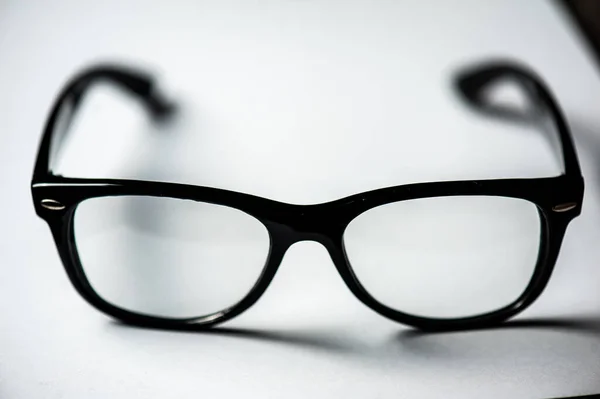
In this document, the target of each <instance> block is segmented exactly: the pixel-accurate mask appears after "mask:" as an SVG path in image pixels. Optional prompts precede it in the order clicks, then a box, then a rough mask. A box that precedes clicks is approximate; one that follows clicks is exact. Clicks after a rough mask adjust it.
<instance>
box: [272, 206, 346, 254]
mask: <svg viewBox="0 0 600 399" xmlns="http://www.w3.org/2000/svg"><path fill="white" fill-rule="evenodd" d="M337 219H338V218H337V217H336V214H335V213H332V212H328V211H327V209H326V207H325V206H323V205H321V204H317V205H294V206H293V208H290V209H288V212H286V213H285V216H284V217H282V220H281V221H280V223H277V224H276V225H277V226H273V227H274V229H275V232H276V234H277V235H278V236H280V237H282V238H284V239H285V241H286V242H287V243H288V244H289V245H292V244H294V243H296V242H300V241H315V242H318V243H320V244H322V245H323V246H325V248H326V249H328V250H330V249H331V245H332V243H333V241H335V239H336V236H340V235H341V230H342V227H341V224H340V223H339V221H338V220H337Z"/></svg>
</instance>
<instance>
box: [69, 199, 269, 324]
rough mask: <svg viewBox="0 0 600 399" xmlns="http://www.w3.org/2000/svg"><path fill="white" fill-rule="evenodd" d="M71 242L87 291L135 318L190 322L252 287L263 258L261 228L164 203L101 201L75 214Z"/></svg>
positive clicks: (193, 205) (235, 213) (231, 212)
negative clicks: (74, 248)
mask: <svg viewBox="0 0 600 399" xmlns="http://www.w3.org/2000/svg"><path fill="white" fill-rule="evenodd" d="M74 231H75V241H76V244H77V251H78V255H79V258H80V261H81V265H82V268H83V270H84V273H85V275H86V277H87V280H88V281H89V283H90V285H91V286H92V288H93V289H94V290H95V291H96V293H97V294H98V295H99V296H100V297H101V298H103V299H104V300H105V301H107V302H109V303H111V304H112V305H114V306H117V307H119V308H123V309H125V310H129V311H132V312H136V313H141V314H145V315H150V316H157V317H166V318H195V317H202V316H207V315H211V314H214V313H216V312H220V311H224V310H226V309H228V308H230V307H231V306H233V305H235V304H237V303H238V302H239V301H241V300H242V299H243V298H244V297H245V296H246V295H247V294H248V293H249V292H250V291H251V290H252V288H253V287H254V285H255V284H256V282H257V281H258V279H259V278H260V276H261V274H262V271H263V269H264V265H265V262H266V260H267V257H268V254H269V246H270V239H269V234H268V232H267V229H266V228H265V226H264V225H263V224H262V223H261V222H260V221H258V220H257V219H255V218H253V217H252V216H250V215H248V214H246V213H244V212H242V211H239V210H236V209H233V208H229V207H225V206H220V205H214V204H208V203H202V202H194V201H188V200H180V199H174V198H164V197H144V196H123V197H101V198H93V199H89V200H86V201H83V202H82V203H81V204H79V206H78V207H77V210H76V211H75V219H74Z"/></svg>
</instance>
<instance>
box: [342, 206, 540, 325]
mask: <svg viewBox="0 0 600 399" xmlns="http://www.w3.org/2000/svg"><path fill="white" fill-rule="evenodd" d="M540 229H541V223H540V216H539V213H538V210H537V207H536V206H535V205H534V204H532V203H530V202H527V201H524V200H519V199H513V198H505V197H487V196H457V197H438V198H424V199H417V200H410V201H402V202H395V203H391V204H386V205H382V206H379V207H377V208H373V209H371V210H369V211H367V212H365V213H363V214H361V215H359V216H358V217H357V218H356V219H354V220H353V221H352V222H351V223H350V224H349V225H348V227H347V229H346V232H345V233H344V247H345V250H346V253H347V256H348V259H349V261H350V264H351V266H352V270H353V271H354V273H355V275H356V278H357V279H358V280H359V281H360V283H361V284H362V286H363V287H364V288H365V290H367V291H368V292H369V293H370V294H371V296H373V297H374V298H375V299H376V300H377V301H379V302H380V303H382V304H383V305H386V306H388V307H390V308H392V309H395V310H398V311H401V312H404V313H408V314H411V315H415V316H421V317H429V318H461V317H469V316H477V315H481V314H484V313H489V312H492V311H495V310H498V309H500V308H502V307H504V306H506V305H509V304H511V303H512V302H513V301H515V300H516V299H518V297H519V296H520V295H521V294H522V293H523V292H524V290H525V288H526V287H527V285H528V284H529V282H530V280H531V278H532V276H533V273H534V269H535V266H536V263H537V258H538V252H539V246H540Z"/></svg>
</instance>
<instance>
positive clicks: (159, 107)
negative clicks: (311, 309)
mask: <svg viewBox="0 0 600 399" xmlns="http://www.w3.org/2000/svg"><path fill="white" fill-rule="evenodd" d="M504 79H512V80H514V81H516V82H517V83H519V84H520V85H521V86H522V87H523V88H524V89H525V90H526V92H527V95H528V96H529V97H530V99H531V100H532V101H534V103H535V104H536V107H538V108H539V109H538V111H539V110H542V111H544V112H545V113H547V114H548V115H549V116H550V118H551V119H552V122H553V124H554V126H555V128H556V131H557V132H558V137H559V139H560V144H561V150H562V154H561V155H562V159H563V165H564V173H563V174H561V175H559V176H556V177H546V178H525V179H490V180H465V181H443V182H427V183H417V184H408V185H400V186H395V187H388V188H382V189H378V190H373V191H368V192H364V193H360V194H356V195H352V196H349V197H346V198H342V199H339V200H335V201H331V202H327V203H322V204H315V205H294V204H286V203H282V202H278V201H273V200H269V199H265V198H261V197H258V196H254V195H249V194H244V193H239V192H234V191H229V190H223V189H217V188H211V187H201V186H193V185H187V184H176V183H166V182H155V181H141V180H124V179H87V178H70V177H63V176H60V175H56V174H54V173H53V172H52V170H51V169H50V152H51V150H52V148H53V146H54V145H55V144H56V143H53V141H54V136H55V133H54V132H55V128H56V125H57V121H58V119H59V117H60V116H61V115H62V112H64V109H65V107H66V106H67V105H69V104H70V105H71V106H72V107H73V108H72V111H73V112H74V111H75V110H76V109H77V106H78V105H79V104H80V102H81V99H82V97H83V96H84V95H85V93H86V92H87V90H88V89H89V88H90V87H92V86H93V85H94V84H96V83H99V82H107V83H111V84H115V85H117V86H118V87H119V88H121V89H123V90H124V91H126V92H128V93H130V94H132V95H134V97H136V98H137V99H139V100H140V101H141V102H142V104H143V105H144V106H145V107H146V108H147V109H148V111H149V112H150V114H151V115H152V117H154V118H156V119H161V118H166V117H168V116H169V115H170V113H171V112H172V111H173V109H174V108H173V107H172V105H171V104H170V103H169V102H168V101H166V100H165V99H164V98H163V97H162V95H161V93H159V92H158V91H157V90H156V89H155V85H154V82H153V80H152V78H151V77H150V76H148V75H146V74H144V73H141V72H140V71H137V70H133V69H130V68H126V67H123V66H112V65H99V66H94V67H91V68H89V69H87V70H85V71H84V72H82V73H80V74H78V75H77V76H75V77H74V78H73V79H72V80H71V81H70V82H68V84H67V85H66V86H65V87H64V88H63V90H62V91H61V92H60V94H59V96H58V98H57V100H56V101H55V103H54V106H53V108H52V110H51V112H50V116H49V119H48V121H47V123H46V126H45V130H44V133H43V136H42V139H41V143H40V146H39V150H38V155H37V160H36V164H35V168H34V173H33V179H32V185H31V189H32V196H33V203H34V206H35V210H36V213H37V214H38V216H40V217H41V218H42V219H44V220H45V221H46V222H47V223H48V225H49V227H50V229H51V232H52V235H53V237H54V240H55V243H56V246H57V249H58V252H59V254H60V257H61V259H62V262H63V265H64V267H65V270H66V272H67V275H68V276H69V279H70V281H71V283H72V284H73V286H74V287H75V289H76V290H77V291H78V292H79V294H80V295H81V296H82V297H83V298H84V299H85V300H86V301H87V302H88V303H90V304H91V305H92V306H94V307H95V308H97V309H98V310H100V311H101V312H104V313H106V314H107V315H110V316H112V317H114V318H116V319H119V320H121V321H123V322H126V323H130V324H135V325H140V326H147V327H156V328H175V329H198V328H206V327H211V326H213V325H215V324H217V323H221V322H224V321H226V320H229V319H231V318H233V317H235V316H237V315H239V314H241V313H242V312H244V311H245V310H247V309H248V308H249V307H250V306H252V305H253V304H254V303H255V302H256V301H257V300H258V299H259V298H260V297H261V295H262V294H263V293H264V292H265V290H266V289H267V287H268V286H269V284H270V282H271V281H272V279H273V277H274V276H275V273H276V271H277V269H278V267H279V265H280V263H281V260H282V259H283V256H284V254H285V252H286V250H287V249H288V248H289V247H290V246H291V245H292V244H293V243H295V242H298V241H303V240H314V241H317V242H319V243H321V244H322V245H324V246H325V248H326V249H327V251H328V252H329V254H330V256H331V258H332V260H333V263H334V265H335V267H336V268H337V270H338V272H339V274H340V276H341V277H342V279H343V280H344V282H345V283H346V285H347V286H348V288H349V289H350V291H351V292H352V293H353V294H354V295H355V296H356V298H358V299H359V300H360V301H361V302H362V303H364V304H365V305H366V306H368V307H370V308H371V309H373V310H374V311H376V312H377V313H379V314H381V315H383V316H385V317H387V318H389V319H392V320H394V321H397V322H400V323H403V324H406V325H410V326H413V327H416V328H419V329H422V330H430V331H432V330H437V331H440V330H457V329H471V328H485V327H489V326H493V325H495V324H497V323H500V322H502V321H504V320H506V319H508V318H510V317H512V316H514V315H516V314H517V313H519V312H521V311H523V310H524V309H525V308H527V307H528V306H529V305H531V304H532V303H533V302H534V301H535V300H536V299H537V298H538V297H539V295H540V294H541V293H542V291H543V290H544V288H545V286H546V284H547V283H548V280H549V279H550V276H551V274H552V270H553V268H554V265H555V263H556V260H557V257H558V253H559V250H560V246H561V243H562V240H563V237H564V234H565V231H566V228H567V226H568V224H569V222H570V221H571V220H572V219H573V218H575V217H576V216H578V215H579V214H580V212H581V204H582V200H583V192H584V182H583V177H582V176H581V170H580V166H579V161H578V159H577V154H576V151H575V147H574V145H573V140H572V138H571V134H570V132H569V129H568V127H567V125H566V123H565V120H564V117H563V115H562V113H561V111H560V109H559V107H558V105H557V103H556V101H555V100H554V98H553V96H552V95H551V94H550V92H549V90H548V89H547V88H546V86H545V85H544V84H543V82H542V81H541V79H540V78H539V77H537V75H536V74H535V73H533V72H532V71H531V70H529V69H528V68H526V67H523V66H521V65H519V64H518V63H514V62H511V61H495V62H489V63H485V64H482V65H479V66H476V67H474V68H472V69H469V70H465V71H463V72H462V73H461V74H459V75H458V76H457V77H456V79H455V83H456V85H455V88H456V89H457V91H458V92H459V93H460V94H461V95H462V96H463V99H464V100H466V102H467V103H468V104H469V105H470V106H471V107H472V108H473V109H474V110H476V111H478V112H480V113H484V114H487V115H489V116H494V117H501V118H508V119H513V120H525V119H527V117H528V116H527V115H525V114H523V112H522V111H520V110H517V109H510V108H502V107H499V106H497V105H494V104H492V103H489V102H486V99H485V96H484V91H485V90H486V88H487V87H489V86H490V85H492V84H494V83H496V82H498V81H500V80H504ZM127 195H136V196H155V197H169V198H176V199H185V200H193V201H199V202H205V203H211V204H217V205H222V206H227V207H231V208H235V209H238V210H240V211H243V212H245V213H247V214H249V215H251V216H253V217H254V218H256V219H257V220H259V221H260V222H262V223H263V224H264V226H265V227H266V228H267V230H268V233H269V237H270V251H269V255H268V258H267V260H266V262H265V266H264V268H263V271H262V274H261V276H260V277H259V279H258V281H257V282H256V284H255V285H254V287H253V288H252V289H251V291H250V292H249V293H248V294H247V295H246V296H245V297H244V298H243V299H241V300H240V301H239V302H238V303H237V304H235V305H233V306H231V307H230V308H228V309H225V310H223V311H220V312H217V313H213V314H210V315H205V316H202V317H197V318H183V319H177V318H165V317H155V316H150V315H145V314H140V313H135V312H131V311H129V310H125V309H122V308H120V307H118V306H115V305H114V304H111V303H109V302H108V301H106V300H104V299H103V298H102V297H101V296H100V295H98V294H97V293H96V292H95V290H94V289H93V288H92V286H91V285H90V283H89V281H88V280H87V278H86V276H85V273H84V270H83V267H82V265H81V262H80V259H79V256H78V251H77V245H76V239H75V234H74V227H73V224H74V215H75V210H76V208H77V206H78V204H80V203H81V202H82V201H84V200H87V199H90V198H97V197H105V196H127ZM448 196H498V197H509V198H518V199H523V200H526V201H529V202H531V203H533V204H535V205H536V207H537V209H538V211H539V215H540V220H541V235H540V248H539V255H538V260H537V265H536V267H535V270H534V274H533V277H532V279H531V281H530V282H529V284H528V286H527V288H526V289H525V291H524V292H523V293H522V294H521V296H520V297H519V298H517V299H516V300H515V301H513V302H512V303H510V304H508V305H507V306H505V307H503V308H501V309H497V310H494V311H492V312H489V313H485V314H481V315H478V316H473V317H465V318H456V319H438V318H425V317H419V316H414V315H410V314H407V313H403V312H400V311H397V310H395V309H392V308H390V307H387V306H386V305H385V304H382V303H380V302H379V301H377V300H376V299H374V298H373V296H371V295H370V294H369V293H368V292H367V290H365V289H364V288H363V287H362V285H361V284H360V282H359V281H358V279H357V278H356V276H355V275H354V273H353V271H352V267H351V265H350V262H349V260H348V257H347V255H346V251H345V249H344V241H343V235H344V231H345V229H346V227H347V226H348V224H349V223H350V222H351V221H352V220H353V219H354V218H356V217H357V216H358V215H360V214H362V213H363V212H365V211H367V210H369V209H372V208H374V207H377V206H380V205H384V204H389V203H393V202H398V201H406V200H412V199H419V198H431V197H448Z"/></svg>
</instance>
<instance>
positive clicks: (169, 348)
mask: <svg viewBox="0 0 600 399" xmlns="http://www.w3.org/2000/svg"><path fill="white" fill-rule="evenodd" d="M124 3H125V2H122V1H119V2H117V1H104V2H94V3H92V2H81V1H75V0H73V1H70V2H67V1H60V2H59V1H54V2H51V3H50V2H44V1H37V2H33V1H32V2H26V1H16V0H15V1H4V2H3V3H1V4H0V61H1V62H0V121H2V125H1V131H2V133H0V159H1V161H2V168H0V184H1V187H2V194H3V195H2V196H1V197H0V198H1V199H0V209H2V223H1V227H0V237H1V240H0V259H1V264H2V271H3V274H2V278H1V279H0V314H1V315H2V317H3V322H2V328H0V397H2V398H39V397H44V398H81V397H85V398H106V397H131V396H134V397H135V396H139V397H145V398H164V397H190V398H192V397H200V396H207V397H208V396H210V397H295V398H306V397H328V398H329V397H340V396H344V397H460V398H463V397H469V396H474V397H482V396H484V397H511V398H516V397H524V398H526V397H532V398H543V397H556V396H562V395H569V394H571V395H575V394H584V393H593V392H594V391H596V392H597V391H600V360H599V359H600V325H599V323H600V317H599V316H600V295H599V294H598V289H597V287H598V284H599V282H600V268H598V267H597V264H598V259H600V248H599V246H598V242H600V196H599V193H598V181H599V179H600V175H599V174H598V170H599V169H598V168H599V166H598V160H597V159H598V156H599V155H600V136H599V135H598V133H597V131H598V130H600V117H599V116H598V112H597V107H598V104H599V103H600V81H599V80H598V74H597V71H596V70H595V69H594V66H593V64H592V62H591V61H590V59H589V58H588V57H587V56H585V54H584V52H583V50H582V48H581V46H580V45H579V43H578V42H577V40H576V38H575V37H573V35H572V34H571V31H570V29H569V27H568V26H567V25H566V23H565V21H564V20H563V19H562V18H561V17H560V15H559V13H558V12H557V10H555V9H554V8H553V7H552V4H551V3H550V2H544V1H527V2H524V1H521V0H511V1H507V0H503V1H489V0H488V1H475V0H473V1H442V0H440V1H428V2H425V1H419V2H417V1H411V2H409V1H402V2H400V1H377V2H367V1H360V2H359V1H343V2H342V1H283V0H281V1H274V0H273V1H266V0H262V1H261V0H259V1H254V2H243V1H241V0H240V1H218V2H217V1H214V2H201V1H199V2H195V1H194V2H193V1H189V2H180V3H175V2H139V3H138V4H135V3H131V2H128V3H127V4H124ZM487 56H511V57H516V58H518V59H520V60H523V61H524V62H526V63H528V64H529V65H531V66H532V67H534V68H535V69H536V70H538V71H539V72H540V73H541V75H542V76H543V77H544V78H545V79H546V81H547V82H548V83H549V84H550V86H551V87H552V89H553V91H554V92H555V93H556V95H557V97H558V99H559V100H560V103H561V104H562V105H563V107H564V108H565V111H566V114H567V117H568V120H569V122H570V124H571V126H572V127H573V130H574V134H575V136H576V141H577V144H578V146H579V149H580V157H581V161H582V166H583V170H584V173H585V175H586V179H587V191H586V198H585V205H584V211H583V214H582V216H581V217H580V218H579V219H577V220H576V221H575V222H574V223H573V224H572V225H571V227H570V228H569V231H568V234H567V236H566V239H565V242H564V244H563V247H562V252H561V256H560V259H559V262H558V264H557V268H556V271H555V273H554V275H553V278H552V281H551V283H550V285H549V286H548V288H547V289H546V291H545V293H544V294H543V296H542V297H541V298H540V299H539V301H538V302H537V303H536V304H535V305H534V306H533V307H532V308H531V309H530V310H528V311H527V312H525V313H524V314H523V315H521V316H520V317H519V318H518V320H520V321H515V322H513V323H512V324H508V325H507V326H506V327H505V328H501V329H496V330H489V331H478V332H465V333H453V334H442V335H427V334H425V335H423V334H416V333H414V332H411V330H408V329H405V328H403V327H402V326H399V325H397V324H395V323H392V322H390V321H387V320H385V319H383V318H382V317H380V316H378V315H377V314H375V313H373V312H372V311H370V310H369V309H367V308H366V307H364V306H363V305H361V304H360V303H359V302H358V301H357V300H355V299H354V298H353V297H352V295H351V294H350V293H349V292H348V290H347V289H346V288H345V286H344V285H343V283H342V281H341V279H340V278H339V276H338V275H337V273H336V271H335V268H334V266H333V265H332V264H331V260H330V259H329V257H328V256H327V253H326V251H324V249H323V248H321V247H319V246H318V245H317V244H314V243H300V244H297V245H295V246H294V247H292V248H291V249H290V250H289V252H288V253H287V255H286V257H285V259H284V262H283V264H282V267H281V269H280V271H279V273H278V274H277V276H276V277H275V280H274V282H273V285H272V286H271V287H270V289H269V290H268V291H267V292H266V294H265V295H264V297H263V298H261V300H260V301H259V302H258V303H257V304H256V305H255V306H254V307H253V308H252V309H251V310H249V311H248V312H246V313H245V314H244V315H242V316H240V317H239V318H237V319H236V320H235V321H231V322H230V323H228V324H227V325H226V326H224V327H227V328H228V329H229V330H220V332H219V330H217V331H215V332H213V333H210V334H209V333H174V332H161V331H150V330H144V329H137V328H130V327H124V326H121V325H118V324H116V323H114V322H111V321H110V320H109V319H107V318H106V317H104V316H103V315H101V314H99V313H98V312H96V311H95V310H93V309H92V308H90V307H89V306H88V305H86V304H85V303H84V302H83V301H82V300H81V299H80V298H79V297H78V295H77V294H76V293H75V291H74V290H73V289H72V287H71V286H70V283H69V282H68V280H67V278H66V275H65V273H64V271H63V270H62V266H61V264H60V261H59V259H58V256H57V254H56V250H55V248H54V244H53V242H52V240H51V236H50V234H49V231H48V229H47V227H46V226H45V224H44V223H43V222H42V221H41V220H39V219H38V218H37V217H36V216H35V214H34V211H33V207H32V204H31V200H30V192H29V181H30V177H31V169H32V166H33V160H34V156H35V151H36V146H37V142H38V139H39V136H40V131H41V128H42V125H43V123H44V120H45V118H46V114H47V111H48V108H49V106H50V103H51V101H52V100H53V98H54V96H55V95H56V93H57V90H58V89H59V88H60V87H61V86H62V85H63V84H64V81H65V79H66V78H67V77H68V76H70V75H71V74H72V73H73V72H74V71H75V70H77V69H78V68H79V67H81V66H83V65H86V64H89V63H91V62H94V61H98V60H112V59H118V60H123V61H131V62H135V63H136V64H138V65H140V64H141V65H148V66H150V67H153V68H155V69H157V70H160V71H161V72H162V76H164V78H165V81H166V83H167V84H168V85H169V86H170V87H172V88H173V93H175V94H176V95H177V97H178V98H182V99H183V100H184V101H183V108H182V112H181V115H180V119H179V122H178V123H176V124H175V125H173V126H169V127H168V128H167V129H166V130H165V132H163V131H162V130H160V129H156V128H155V127H153V126H151V125H149V123H148V122H147V120H146V118H145V117H144V115H143V114H142V113H141V112H140V111H139V108H136V107H135V106H131V102H130V101H129V100H128V99H124V98H122V97H121V96H116V95H114V90H111V89H110V88H104V89H102V90H101V89H99V90H98V91H97V92H96V94H95V95H94V96H91V97H90V99H89V103H88V105H89V106H88V107H86V108H85V110H84V111H85V112H83V113H82V115H81V118H79V121H78V123H77V126H76V130H77V132H74V133H76V134H74V135H73V136H72V138H73V140H71V141H70V143H69V145H68V146H67V147H66V148H65V152H64V158H63V159H62V162H61V164H60V169H61V171H62V172H63V173H64V174H68V175H76V176H107V177H112V176H114V177H117V176H118V177H144V178H153V179H162V180H171V181H182V182H189V183H193V184H203V185H212V186H217V187H224V188H231V189H235V190H239V191H245V192H250V193H253V194H258V195H263V196H266V197H270V198H274V199H278V200H282V201H288V202H294V203H313V202H321V201H326V200H329V199H333V198H338V197H341V196H344V195H348V194H352V193H355V192H359V191H364V190H367V189H372V188H377V187H382V186H388V185H395V184H401V183H407V182H414V181H426V180H447V179H456V178H479V177H515V176H543V175H552V174H555V172H556V171H557V170H558V166H557V165H556V164H555V163H554V158H553V155H552V154H551V153H550V151H549V150H548V148H547V147H546V142H545V140H544V138H543V137H541V136H540V135H539V134H537V133H534V132H528V131H525V130H524V129H520V128H518V127H516V126H510V125H506V126H504V125H500V124H498V125H495V124H492V123H490V122H489V121H486V120H484V119H481V118H478V117H477V116H475V115H473V114H472V113H469V112H467V111H466V109H465V108H464V107H463V106H462V105H461V104H460V103H458V102H457V101H455V98H454V96H453V93H452V92H451V91H450V88H449V84H448V76H449V73H450V72H451V71H452V70H454V69H455V68H456V67H458V66H460V65H463V64H465V63H466V62H468V61H473V60H477V59H481V58H485V57H487ZM115 143H118V144H119V145H115ZM86 146H87V151H85V153H84V152H82V151H83V149H84V148H85V147H86ZM74 149H78V150H80V152H79V153H77V152H75V151H70V150H74ZM531 320H542V322H539V321H538V322H537V323H536V322H531ZM543 320H546V322H543Z"/></svg>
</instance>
